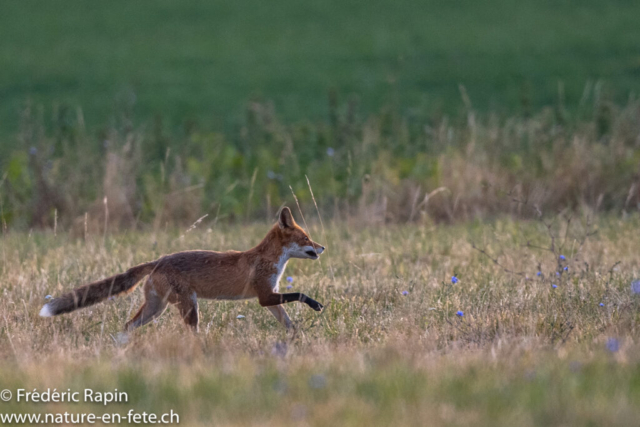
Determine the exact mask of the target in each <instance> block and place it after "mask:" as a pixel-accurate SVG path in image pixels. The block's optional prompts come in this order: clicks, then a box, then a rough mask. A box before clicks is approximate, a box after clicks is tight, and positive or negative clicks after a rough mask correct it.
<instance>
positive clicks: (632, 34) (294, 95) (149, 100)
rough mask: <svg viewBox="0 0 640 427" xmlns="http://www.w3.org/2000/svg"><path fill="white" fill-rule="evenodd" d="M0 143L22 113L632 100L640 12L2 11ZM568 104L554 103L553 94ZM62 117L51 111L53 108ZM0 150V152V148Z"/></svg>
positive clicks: (231, 6)
mask: <svg viewBox="0 0 640 427" xmlns="http://www.w3.org/2000/svg"><path fill="white" fill-rule="evenodd" d="M1 9H2V10H1V13H0V41H1V42H0V99H1V103H0V132H2V133H4V134H5V135H6V134H7V133H10V132H13V131H15V130H16V129H17V128H18V124H19V122H20V120H19V117H20V114H19V112H20V110H21V108H22V106H23V105H24V104H25V101H28V100H29V101H31V102H32V103H33V104H34V105H42V106H43V107H44V113H43V115H44V117H45V119H47V120H49V119H50V118H51V117H54V116H56V113H55V110H56V108H57V107H59V106H68V107H70V108H71V109H72V110H73V111H74V114H75V108H76V107H78V106H80V107H82V109H83V111H84V120H85V121H86V123H88V124H89V125H91V126H92V127H95V126H105V124H106V123H108V120H110V119H111V118H113V117H120V116H121V115H128V116H130V117H134V118H137V119H141V120H143V121H147V120H150V119H151V118H153V117H155V116H161V117H163V118H165V120H167V122H168V123H170V125H171V126H172V128H173V129H175V126H176V125H179V124H183V123H185V122H191V121H193V120H197V121H199V122H201V123H214V124H216V125H219V124H221V123H222V124H224V125H225V126H229V124H237V123H239V122H240V121H241V120H242V118H243V117H244V115H245V106H246V105H247V103H248V101H249V100H251V99H262V100H271V101H273V103H274V106H275V109H276V111H277V113H278V114H279V115H281V116H282V117H283V118H284V119H285V120H287V121H292V120H316V119H318V118H321V119H325V118H326V117H327V114H328V110H329V107H328V104H329V101H328V99H329V95H328V93H329V91H330V90H335V91H336V93H337V94H338V97H339V98H338V99H340V100H342V101H344V100H346V99H349V98H350V97H352V96H355V97H357V99H358V100H359V101H358V111H359V112H362V113H364V114H368V113H370V112H375V111H378V110H379V109H380V108H381V107H383V106H387V105H392V106H394V107H398V109H399V111H401V112H402V113H403V114H404V113H405V112H406V114H410V115H411V114H418V113H427V114H432V113H438V112H443V111H444V112H449V113H452V112H453V113H456V112H458V111H459V109H460V108H461V106H462V105H463V104H462V101H461V96H460V93H459V89H458V85H459V84H463V85H465V87H466V88H467V91H468V93H469V96H470V99H471V101H472V102H473V105H474V106H475V107H476V108H477V109H478V110H480V111H488V110H492V111H498V112H507V113H513V112H519V113H520V112H525V113H526V112H527V111H526V110H528V109H529V108H533V109H537V108H538V107H540V106H543V105H551V104H554V103H556V102H557V100H558V98H559V96H558V83H559V82H562V83H563V86H564V89H563V93H564V101H565V102H566V103H567V105H573V106H575V105H578V104H579V102H580V99H581V96H582V94H583V91H584V89H585V86H586V85H587V84H594V83H596V82H597V81H599V80H602V81H603V82H605V87H606V88H608V89H607V91H608V93H609V95H610V96H611V97H612V98H614V99H616V100H617V101H618V102H624V101H625V100H626V99H627V97H628V96H629V94H630V93H631V92H636V93H637V92H638V90H639V89H640V78H639V77H640V46H639V45H638V43H637V41H638V40H639V39H640V26H638V25H637V17H638V16H640V3H638V2H637V1H631V0H612V1H607V2H603V1H595V0H586V1H580V2H575V1H568V0H563V1H551V0H526V1H519V2H513V1H508V0H487V1H484V2H477V1H471V0H462V1H456V2H450V1H421V2H415V1H408V0H397V1H387V0H384V1H381V0H374V1H354V0H351V1H346V2H345V1H312V2H297V1H291V0H288V1H281V2H278V3H265V2H262V1H257V0H244V1H237V2H210V1H194V0H186V1H175V0H153V1H151V0H139V1H135V2H131V1H125V0H113V1H109V2H99V1H84V0H69V1H65V2H61V1H47V2H38V1H33V0H25V1H7V2H3V4H2V7H1ZM561 98H562V96H561ZM56 106H57V107H56ZM3 144H7V142H6V141H3Z"/></svg>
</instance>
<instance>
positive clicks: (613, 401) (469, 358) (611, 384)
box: [0, 213, 640, 426]
mask: <svg viewBox="0 0 640 427" xmlns="http://www.w3.org/2000/svg"><path fill="white" fill-rule="evenodd" d="M312 216H313V215H311V213H308V214H307V217H308V218H307V219H308V220H311V221H312V222H311V223H310V226H311V232H312V233H311V234H312V237H313V238H314V240H317V241H320V242H323V243H325V244H326V245H327V246H328V252H327V253H326V254H325V255H323V257H322V258H321V261H320V262H310V261H301V260H294V261H292V262H290V263H289V267H288V270H287V273H286V274H285V276H291V277H292V278H293V282H292V286H293V289H294V290H296V291H297V290H300V291H303V292H305V293H308V294H309V295H310V296H312V297H313V298H316V299H317V300H319V301H320V302H322V303H324V304H325V307H326V308H325V310H324V312H323V313H321V314H318V313H316V312H313V311H312V310H309V309H308V308H307V307H305V306H302V305H296V304H290V305H289V306H288V310H289V313H290V315H291V317H292V319H294V320H295V321H296V322H297V324H298V333H297V335H295V336H287V334H286V333H285V331H284V330H283V329H282V328H281V327H280V326H279V325H278V324H277V323H276V321H275V319H274V318H272V316H271V315H270V314H269V313H268V312H267V310H265V309H263V308H261V307H260V306H259V305H258V304H257V302H255V301H251V302H246V303H245V302H207V301H201V304H200V308H201V315H200V322H201V331H200V333H199V334H198V335H197V336H193V335H191V334H190V333H188V332H187V331H186V330H185V329H184V327H183V326H182V324H181V321H180V319H179V317H178V316H177V315H176V313H174V312H173V310H169V311H168V312H167V313H165V315H164V316H163V317H162V318H161V319H159V320H158V321H157V322H156V323H155V324H151V325H149V326H148V327H145V328H143V329H141V330H139V331H137V332H135V333H134V334H132V335H131V336H130V337H129V342H128V343H126V344H123V343H122V341H121V340H120V341H118V340H116V339H115V337H117V333H118V331H119V330H120V328H121V327H122V325H123V324H124V322H125V321H126V319H127V317H128V316H130V315H131V314H132V310H134V308H135V307H136V306H137V305H138V304H139V302H140V299H141V295H140V292H139V291H136V292H135V293H134V294H132V295H131V296H127V297H122V298H119V299H117V300H116V301H108V302H106V303H103V304H101V305H98V306H95V307H93V308H90V309H86V310H83V311H80V312H76V313H73V314H70V315H64V316H61V317H57V318H53V319H42V318H39V317H38V316H37V313H38V311H39V309H40V306H41V305H42V304H43V303H44V302H45V301H46V300H45V296H46V295H49V294H52V295H58V294H60V293H61V292H62V291H63V290H66V289H69V288H71V287H74V286H77V285H79V284H82V283H85V282H88V281H93V280H95V279H98V278H101V277H105V276H108V275H111V274H114V273H116V272H120V271H122V270H124V269H126V268H127V267H128V266H130V265H133V264H135V263H139V262H142V261H145V260H149V259H153V258H156V257H158V256H159V255H161V254H164V253H168V252H173V251H178V250H183V249H193V248H205V249H229V248H236V249H246V248H249V247H251V246H252V245H254V244H255V243H256V242H257V241H258V240H259V239H261V237H262V236H263V235H264V233H265V232H266V229H267V225H266V224H255V225H245V226H222V225H216V224H214V223H213V221H210V220H204V221H203V222H202V223H201V224H199V225H198V226H197V227H196V228H195V230H192V231H189V232H185V231H184V230H175V231H159V232H157V233H149V232H134V233H122V234H117V235H110V234H107V235H106V236H105V235H103V234H99V235H91V234H90V235H89V236H87V238H86V239H82V238H80V239H77V238H71V237H70V236H69V235H68V234H66V233H64V232H62V230H57V231H56V233H55V234H54V232H53V231H40V232H32V233H29V234H24V233H20V232H11V231H10V230H9V231H8V232H6V234H5V235H4V236H3V237H2V240H0V242H1V244H2V247H1V248H0V251H1V253H0V256H2V283H1V287H2V296H3V297H2V299H0V358H1V360H2V363H0V388H3V389H9V390H14V392H15V390H16V389H18V388H25V389H28V390H32V389H34V388H38V389H40V390H43V389H45V388H47V387H49V388H52V389H53V388H54V387H55V388H57V389H58V390H67V389H68V388H70V389H73V390H78V389H80V390H82V389H84V388H92V389H94V390H97V391H112V390H113V389H114V388H117V389H118V390H120V391H125V392H127V393H128V394H129V402H128V403H113V404H111V405H108V406H106V407H105V406H103V405H100V404H95V403H94V404H84V403H80V404H65V403H57V404H25V403H17V402H15V401H12V402H9V403H5V402H0V412H2V413H8V412H20V413H25V412H33V411H35V412H41V413H44V412H64V411H65V410H66V411H71V412H95V413H98V414H100V413H103V412H110V413H111V412H119V413H126V412H127V411H128V410H129V409H131V408H134V409H136V410H137V411H143V410H144V411H147V412H154V413H164V412H168V411H169V410H171V409H173V410H174V411H175V412H177V413H178V414H179V415H180V417H181V418H180V422H181V424H182V425H212V423H213V425H274V426H275V425H318V426H323V425H326V426H329V425H424V424H425V423H427V422H428V424H429V425H436V426H437V425H486V426H496V425H505V426H506V425H518V426H533V425H540V426H553V425H558V426H560V425H611V426H613V425H619V426H629V425H638V423H639V422H638V420H639V419H640V358H639V356H638V355H639V354H640V352H639V351H638V350H640V347H639V344H638V326H639V320H640V315H639V311H638V308H639V305H640V295H636V294H634V293H633V291H632V286H631V283H632V281H633V280H634V279H636V278H637V277H638V276H639V275H640V258H639V257H638V254H637V248H638V247H639V246H640V240H639V235H638V233H637V229H638V226H640V218H638V216H637V215H631V216H627V217H626V218H624V219H619V218H616V217H611V216H600V217H597V218H596V219H593V218H591V219H588V217H586V216H580V215H578V216H576V217H574V218H573V219H572V221H570V222H569V223H568V222H567V220H566V217H563V216H558V217H547V218H545V219H544V221H542V220H540V221H531V222H524V221H519V222H514V221H512V220H509V219H502V220H497V221H493V222H468V223H465V224H461V225H456V226H438V227H435V226H430V225H428V226H419V225H405V226H401V225H398V226H387V227H375V228H367V227H362V226H359V225H357V224H344V223H343V224H340V223H335V224H325V225H326V226H327V230H326V233H325V232H323V231H322V230H321V227H320V226H319V225H318V224H317V223H316V222H315V221H313V220H312V218H311V217H312ZM545 224H546V225H545ZM567 224H568V226H567ZM474 246H475V247H476V248H477V249H474ZM482 251H484V253H483V252H482ZM561 255H562V256H563V257H564V258H565V259H564V260H562V259H561V257H560V256H561ZM492 259H494V260H495V261H496V262H497V263H498V264H495V263H494V261H493V260H492ZM564 267H567V269H566V270H565V269H564ZM505 270H508V271H505ZM558 271H559V272H560V275H557V274H556V272H558ZM537 272H540V273H541V274H540V275H538V274H537ZM454 275H455V276H456V278H457V279H459V281H458V282H457V283H452V276H454ZM285 284H286V282H285ZM552 285H555V286H556V287H555V288H554V287H553V286H552ZM405 291H406V295H405V294H404V292H405ZM458 311H461V312H463V313H464V315H463V316H458V315H457V314H456V313H457V312H458ZM238 315H243V316H245V318H241V319H238V318H237V316H238Z"/></svg>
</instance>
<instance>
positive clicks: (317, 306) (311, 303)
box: [309, 300, 324, 311]
mask: <svg viewBox="0 0 640 427" xmlns="http://www.w3.org/2000/svg"><path fill="white" fill-rule="evenodd" d="M309 307H311V308H313V309H314V310H315V311H322V309H323V308H324V306H323V305H322V304H320V303H319V302H318V301H314V300H311V301H309Z"/></svg>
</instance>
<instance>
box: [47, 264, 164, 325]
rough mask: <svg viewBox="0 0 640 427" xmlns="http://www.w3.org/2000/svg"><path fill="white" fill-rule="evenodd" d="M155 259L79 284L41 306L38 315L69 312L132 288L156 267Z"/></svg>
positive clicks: (54, 314)
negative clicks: (104, 277) (106, 276)
mask: <svg viewBox="0 0 640 427" xmlns="http://www.w3.org/2000/svg"><path fill="white" fill-rule="evenodd" d="M156 264H157V261H153V262H148V263H146V264H140V265H138V266H135V267H132V268H130V269H129V270H127V271H126V272H124V273H121V274H116V275H115V276H111V277H108V278H106V279H104V280H100V281H98V282H93V283H89V284H87V285H84V286H80V287H79V288H76V289H74V290H72V291H71V292H69V293H66V294H64V295H62V296H60V297H58V298H54V299H53V300H51V301H49V302H48V303H47V304H45V305H44V306H42V309H41V310H40V316H42V317H51V316H57V315H58V314H63V313H69V312H71V311H74V310H77V309H79V308H83V307H89V306H90V305H93V304H96V303H99V302H100V301H104V300H106V299H107V298H109V297H110V296H115V295H118V294H122V293H125V292H127V291H129V290H132V289H133V287H134V286H135V285H137V284H138V282H139V281H140V280H141V279H142V278H143V277H144V276H146V275H147V274H149V273H151V272H152V271H153V269H154V268H155V267H156Z"/></svg>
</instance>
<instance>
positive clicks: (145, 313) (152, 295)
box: [124, 278, 169, 331]
mask: <svg viewBox="0 0 640 427" xmlns="http://www.w3.org/2000/svg"><path fill="white" fill-rule="evenodd" d="M153 285H154V284H153V282H152V281H151V278H150V279H149V280H147V283H145V285H144V296H145V301H144V304H142V307H140V309H139V310H138V312H137V313H136V315H135V316H133V317H132V318H131V320H129V321H128V322H127V323H126V325H125V327H124V329H125V331H131V330H133V329H135V328H138V327H140V326H143V325H146V324H147V323H149V322H151V321H152V320H153V319H156V318H157V317H159V316H160V315H161V314H162V313H163V312H164V310H165V309H166V308H167V304H168V303H167V300H168V297H169V296H168V295H160V293H159V292H158V290H157V289H156V287H155V286H153Z"/></svg>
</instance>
